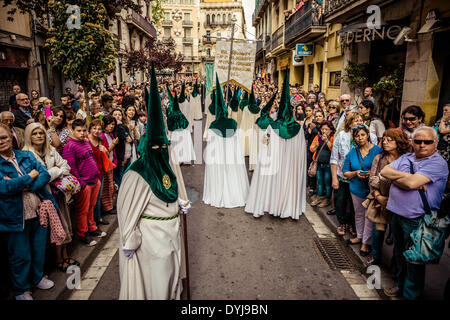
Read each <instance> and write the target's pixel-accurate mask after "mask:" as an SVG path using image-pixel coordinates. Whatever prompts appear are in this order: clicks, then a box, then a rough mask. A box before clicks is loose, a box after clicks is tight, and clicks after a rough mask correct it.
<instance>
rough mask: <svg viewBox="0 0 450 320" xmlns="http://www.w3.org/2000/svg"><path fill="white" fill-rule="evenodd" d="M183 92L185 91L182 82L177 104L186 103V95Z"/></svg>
mask: <svg viewBox="0 0 450 320" xmlns="http://www.w3.org/2000/svg"><path fill="white" fill-rule="evenodd" d="M185 91H186V85H185V84H184V82H183V84H182V85H181V92H180V97H179V98H178V102H179V103H183V102H184V101H186V95H185V93H184V92H185Z"/></svg>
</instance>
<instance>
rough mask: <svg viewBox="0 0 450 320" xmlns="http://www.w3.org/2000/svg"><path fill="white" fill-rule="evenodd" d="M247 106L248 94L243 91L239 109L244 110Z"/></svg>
mask: <svg viewBox="0 0 450 320" xmlns="http://www.w3.org/2000/svg"><path fill="white" fill-rule="evenodd" d="M246 106H248V92H247V91H245V92H244V94H243V95H242V98H241V101H239V108H241V110H244V108H245V107H246Z"/></svg>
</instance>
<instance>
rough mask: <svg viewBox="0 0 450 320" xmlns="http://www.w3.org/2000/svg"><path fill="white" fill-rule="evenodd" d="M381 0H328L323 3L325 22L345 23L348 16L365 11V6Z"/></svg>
mask: <svg viewBox="0 0 450 320" xmlns="http://www.w3.org/2000/svg"><path fill="white" fill-rule="evenodd" d="M382 2H385V1H383V0H370V1H369V0H328V1H327V2H326V3H325V12H324V16H325V22H327V23H328V22H330V23H346V22H347V21H348V19H349V18H352V17H354V16H355V15H359V14H362V13H365V12H366V9H367V6H368V5H369V4H370V5H380V4H381V3H382Z"/></svg>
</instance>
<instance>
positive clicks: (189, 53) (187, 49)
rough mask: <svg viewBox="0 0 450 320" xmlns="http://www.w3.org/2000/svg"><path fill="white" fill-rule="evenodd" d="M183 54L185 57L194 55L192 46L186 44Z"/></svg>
mask: <svg viewBox="0 0 450 320" xmlns="http://www.w3.org/2000/svg"><path fill="white" fill-rule="evenodd" d="M183 54H184V56H185V57H192V46H184V47H183Z"/></svg>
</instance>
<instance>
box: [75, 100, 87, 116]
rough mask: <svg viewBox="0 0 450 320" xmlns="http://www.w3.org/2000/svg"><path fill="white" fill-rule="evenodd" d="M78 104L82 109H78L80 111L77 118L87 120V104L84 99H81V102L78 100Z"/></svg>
mask: <svg viewBox="0 0 450 320" xmlns="http://www.w3.org/2000/svg"><path fill="white" fill-rule="evenodd" d="M78 102H79V104H80V109H78V111H77V116H76V118H77V119H82V120H86V117H87V115H88V108H87V102H86V100H85V99H83V98H80V100H78Z"/></svg>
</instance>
